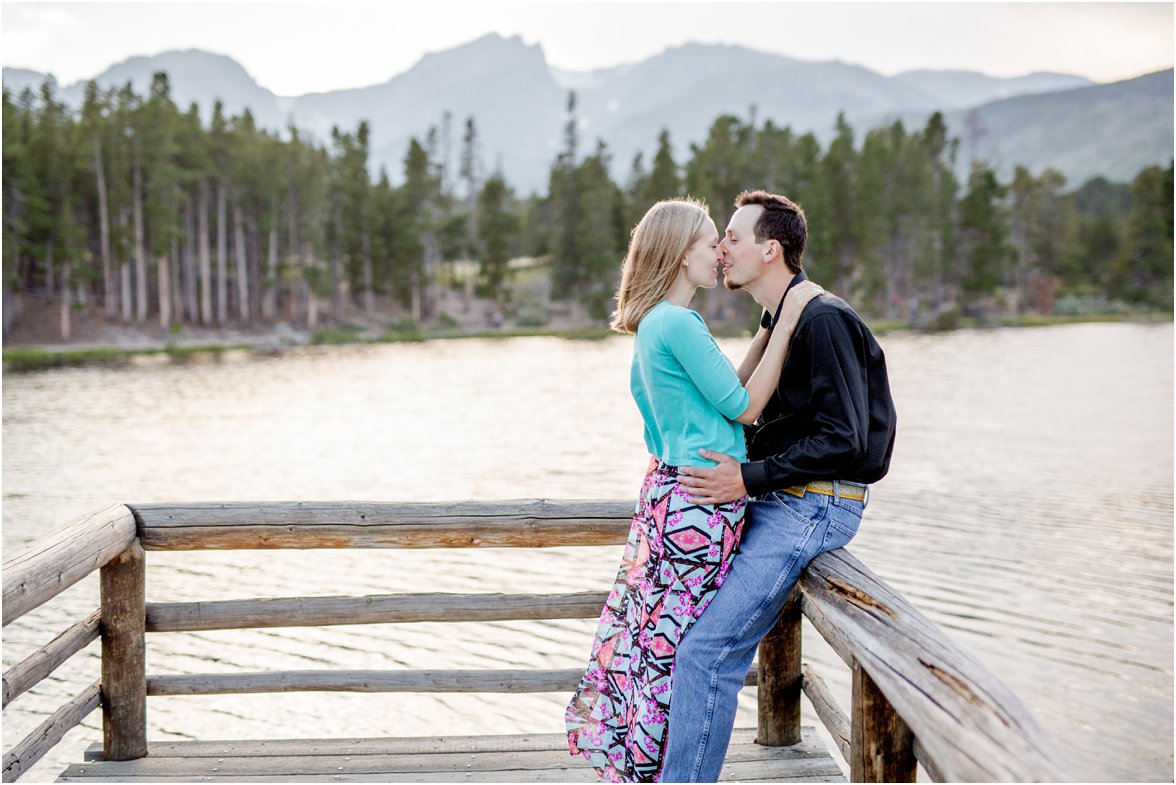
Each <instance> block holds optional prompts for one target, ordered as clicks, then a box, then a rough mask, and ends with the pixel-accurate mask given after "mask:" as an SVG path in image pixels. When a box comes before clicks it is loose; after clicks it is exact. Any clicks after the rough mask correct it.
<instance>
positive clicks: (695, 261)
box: [685, 218, 723, 289]
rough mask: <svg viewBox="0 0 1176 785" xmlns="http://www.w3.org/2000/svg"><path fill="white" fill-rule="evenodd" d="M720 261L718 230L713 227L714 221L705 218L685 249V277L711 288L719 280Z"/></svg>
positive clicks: (721, 254)
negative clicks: (692, 240) (704, 221)
mask: <svg viewBox="0 0 1176 785" xmlns="http://www.w3.org/2000/svg"><path fill="white" fill-rule="evenodd" d="M722 262H723V252H722V251H721V250H719V230H718V229H716V228H715V222H714V221H712V220H711V219H709V218H707V219H706V223H704V224H703V225H702V228H701V229H699V230H698V235H697V236H696V237H695V238H694V242H692V243H691V244H690V246H689V247H688V248H687V249H686V267H685V270H686V279H687V280H688V281H690V283H692V284H695V285H696V286H700V287H702V288H703V289H713V288H714V287H715V286H716V285H717V284H718V282H719V265H720V264H722Z"/></svg>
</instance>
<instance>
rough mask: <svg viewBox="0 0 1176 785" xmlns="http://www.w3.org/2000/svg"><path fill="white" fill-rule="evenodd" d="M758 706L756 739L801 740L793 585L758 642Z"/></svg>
mask: <svg viewBox="0 0 1176 785" xmlns="http://www.w3.org/2000/svg"><path fill="white" fill-rule="evenodd" d="M758 682H759V686H758V690H759V707H758V708H759V710H758V712H757V714H758V724H759V727H758V728H757V729H756V738H755V741H756V743H757V744H762V745H764V746H766V747H785V746H788V745H790V744H799V743H800V686H801V672H800V590H799V588H798V587H794V588H793V589H792V593H791V594H790V595H788V600H787V601H786V602H785V603H784V609H783V610H781V611H780V617H779V618H778V619H777V620H776V626H774V627H773V628H772V631H771V632H769V633H768V634H767V635H766V636H764V639H763V640H762V641H760V645H759V678H758Z"/></svg>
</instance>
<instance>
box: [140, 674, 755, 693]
mask: <svg viewBox="0 0 1176 785" xmlns="http://www.w3.org/2000/svg"><path fill="white" fill-rule="evenodd" d="M583 675H584V672H583V671H582V670H581V669H579V668H567V669H561V670H413V671H376V670H355V671H326V670H313V671H309V670H308V671H272V672H260V673H201V674H195V675H191V676H148V677H147V694H148V695H225V694H231V693H246V692H563V691H565V690H573V689H575V688H576V685H577V684H578V683H579V681H580V678H581V677H582V676H583ZM744 683H745V684H746V685H748V686H755V684H756V672H755V670H754V669H752V670H751V671H749V672H748V674H747V678H746V680H745V682H744Z"/></svg>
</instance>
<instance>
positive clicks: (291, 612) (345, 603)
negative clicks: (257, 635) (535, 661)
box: [147, 592, 608, 632]
mask: <svg viewBox="0 0 1176 785" xmlns="http://www.w3.org/2000/svg"><path fill="white" fill-rule="evenodd" d="M607 597H608V593H607V592H580V593H578V594H384V595H371V596H367V597H283V598H275V599H255V600H227V601H220V602H185V603H148V604H147V631H148V632H174V631H192V630H228V629H242V628H255V627H311V626H327V625H333V624H381V623H389V622H415V621H446V622H451V621H501V620H512V619H586V618H593V617H595V616H597V615H599V614H600V609H601V608H602V607H603V606H604V601H605V600H606V599H607Z"/></svg>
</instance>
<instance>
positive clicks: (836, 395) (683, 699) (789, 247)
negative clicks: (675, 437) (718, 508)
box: [661, 191, 895, 782]
mask: <svg viewBox="0 0 1176 785" xmlns="http://www.w3.org/2000/svg"><path fill="white" fill-rule="evenodd" d="M735 206H736V207H737V208H738V209H737V210H736V212H735V214H734V216H732V218H731V223H730V224H729V225H728V226H727V231H726V236H725V237H724V239H723V240H722V242H721V243H720V247H721V248H722V251H723V262H724V269H723V276H724V281H725V283H726V286H727V288H728V289H732V290H739V289H742V290H744V291H746V292H747V293H748V294H750V295H751V296H752V297H753V298H754V299H755V301H756V302H757V303H759V304H760V305H761V306H763V308H764V309H765V311H764V315H763V317H762V320H761V329H760V331H759V334H757V336H756V338H755V340H754V342H753V347H759V348H761V350H762V347H763V346H764V345H766V343H767V336H768V334H769V332H770V330H771V329H772V327H774V326H775V321H776V320H777V319H778V318H779V314H780V310H781V308H782V307H783V304H784V298H785V297H787V295H788V292H789V290H790V289H791V288H792V287H793V286H795V285H796V284H798V283H799V282H801V281H803V280H806V276H805V274H804V269H803V266H802V263H801V256H802V255H803V253H804V247H805V242H806V240H807V238H808V227H807V225H806V223H805V218H804V212H803V211H802V210H801V209H800V207H799V206H798V205H796V204H795V203H793V202H792V201H790V200H789V199H787V198H785V197H783V196H779V195H777V194H771V193H767V192H766V191H750V192H746V191H745V192H744V193H742V194H740V195H739V196H738V198H737V199H736V200H735ZM894 428H895V412H894V405H893V403H892V402H891V397H890V386H889V383H888V381H887V376H886V361H885V357H884V356H883V354H882V349H881V348H880V347H879V346H878V343H877V341H875V340H874V336H873V335H872V334H871V333H870V331H869V329H868V328H867V327H866V325H865V324H864V323H863V322H862V320H861V319H860V318H859V317H858V315H857V314H856V313H854V311H853V309H852V308H850V307H849V305H847V304H846V302H845V301H844V300H842V299H841V298H839V297H835V296H834V295H832V294H828V293H825V294H822V295H820V296H818V297H817V298H816V299H815V300H813V301H812V302H811V303H809V304H808V305H807V306H806V307H805V309H804V311H803V313H802V314H801V317H800V323H799V324H798V325H797V327H796V331H795V333H794V335H793V336H792V345H791V346H790V347H789V350H788V358H787V360H786V361H785V364H784V369H783V371H782V372H781V374H780V383H779V385H778V386H777V388H776V392H775V393H774V395H773V396H772V399H771V400H770V401H769V403H768V405H767V407H766V408H765V409H764V412H763V414H762V415H761V417H760V420H759V421H758V422H757V424H756V425H754V426H750V427H749V428H748V431H747V436H748V458H749V460H748V462H747V463H744V464H740V463H738V462H737V461H735V459H733V458H731V457H730V456H727V455H723V454H721V453H715V452H711V451H710V450H702V451H701V453H702V455H703V456H704V457H706V458H708V459H710V460H712V461H716V462H717V466H715V467H713V468H709V469H706V468H683V469H682V471H683V472H684V473H685V474H687V475H689V477H688V478H686V479H684V480H682V486H683V488H684V489H685V490H686V491H687V492H688V493H690V494H692V495H693V497H694V498H695V499H696V500H697V501H698V502H699V503H703V504H720V503H723V502H729V501H732V500H734V499H738V498H739V497H741V496H743V495H745V494H747V495H750V496H751V498H752V501H751V503H750V506H749V508H748V522H747V523H746V524H745V526H744V530H743V539H742V542H741V544H740V546H739V553H738V555H737V556H736V557H735V561H734V565H733V567H732V569H731V572H730V574H729V575H728V576H727V579H726V581H725V582H724V584H723V587H722V588H721V589H720V590H719V592H718V593H717V594H716V595H715V597H714V599H713V600H712V601H711V603H710V605H709V606H708V607H707V609H706V612H705V613H703V614H702V616H701V617H700V618H699V619H698V620H697V621H696V622H694V624H693V626H692V627H691V628H690V630H689V631H688V632H687V633H686V635H685V636H684V637H683V639H682V643H681V645H680V646H679V648H678V653H677V657H676V661H675V665H674V683H673V692H674V694H673V703H672V704H671V709H670V724H669V731H668V733H669V738H668V742H667V747H666V752H665V764H664V766H663V768H662V774H661V780H662V781H663V782H714V781H716V780H717V779H718V776H719V771H720V769H721V768H722V766H723V758H724V757H725V756H726V753H727V744H728V742H729V741H730V737H731V728H732V726H733V725H734V722H735V709H736V704H737V698H738V693H739V690H740V688H741V687H742V686H743V681H744V678H745V676H746V674H747V670H748V667H749V666H750V665H751V661H752V658H753V657H754V655H755V651H756V647H757V646H758V645H759V642H760V639H762V638H763V637H764V635H766V634H767V633H768V631H769V630H771V628H772V626H773V625H774V624H775V621H776V618H777V617H778V616H779V614H780V610H781V609H782V607H783V605H784V601H785V600H786V599H787V597H788V593H789V591H790V590H791V589H792V587H793V586H794V585H795V584H796V581H797V580H798V579H799V577H800V574H801V572H803V570H804V568H805V567H806V566H807V565H808V563H809V561H810V560H812V558H813V557H815V556H816V555H817V554H819V553H823V552H825V551H828V550H832V549H834V548H840V547H842V546H844V545H846V544H847V543H849V541H850V540H851V539H852V538H853V536H854V535H855V534H856V533H857V529H858V525H859V523H860V522H861V516H862V512H863V511H864V509H865V506H866V501H867V498H868V485H869V483H873V482H876V481H878V480H880V479H881V478H882V477H883V476H884V475H885V474H886V471H887V469H888V468H889V466H890V456H891V452H892V450H893V448H894Z"/></svg>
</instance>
